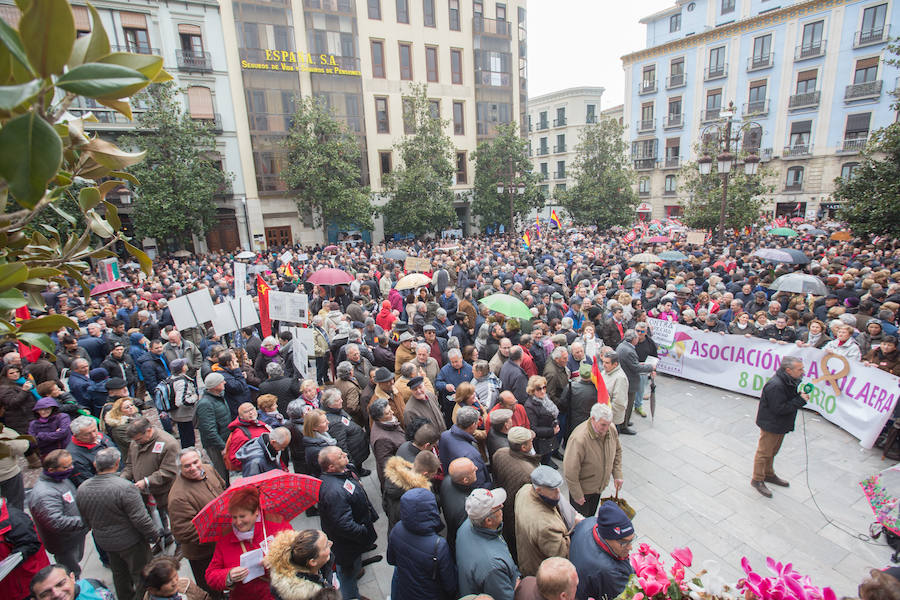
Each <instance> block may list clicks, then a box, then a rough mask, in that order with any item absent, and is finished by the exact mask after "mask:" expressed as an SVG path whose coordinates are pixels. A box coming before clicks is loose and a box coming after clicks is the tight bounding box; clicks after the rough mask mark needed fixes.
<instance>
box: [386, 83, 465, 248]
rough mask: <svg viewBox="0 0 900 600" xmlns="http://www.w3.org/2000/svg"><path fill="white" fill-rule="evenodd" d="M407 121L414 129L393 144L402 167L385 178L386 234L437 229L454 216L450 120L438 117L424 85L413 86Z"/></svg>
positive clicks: (416, 233)
mask: <svg viewBox="0 0 900 600" xmlns="http://www.w3.org/2000/svg"><path fill="white" fill-rule="evenodd" d="M405 100H406V101H407V102H408V103H409V104H408V107H409V108H408V110H407V114H406V115H404V118H405V119H408V120H409V121H410V122H409V123H408V125H409V126H412V127H413V128H414V129H415V133H413V134H412V135H408V136H406V137H404V138H403V139H402V140H401V141H400V142H399V143H397V144H395V145H394V148H395V149H396V150H397V151H398V153H399V155H400V163H401V166H400V167H399V168H398V169H396V170H394V172H392V173H390V174H389V175H388V176H387V177H385V181H384V192H385V193H386V194H388V195H389V196H390V198H389V200H388V201H387V203H386V204H385V205H384V206H383V207H382V208H381V214H382V215H383V216H384V232H385V233H386V234H388V235H391V234H394V233H412V234H415V235H422V234H425V233H431V232H439V231H440V230H442V229H445V228H446V227H447V226H449V225H451V224H452V223H453V222H454V221H455V220H456V211H455V210H454V209H453V190H451V189H450V184H451V182H452V181H453V173H454V172H455V167H454V164H453V144H452V143H451V142H450V138H449V137H448V136H447V134H446V133H444V131H445V129H446V127H447V124H448V121H446V120H443V119H436V118H434V116H433V115H432V114H431V110H430V108H429V105H428V88H427V86H423V85H417V84H413V85H411V86H410V95H409V97H408V98H406V99H405Z"/></svg>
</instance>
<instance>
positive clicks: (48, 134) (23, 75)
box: [0, 0, 171, 456]
mask: <svg viewBox="0 0 900 600" xmlns="http://www.w3.org/2000/svg"><path fill="white" fill-rule="evenodd" d="M18 5H19V6H20V7H22V9H23V13H22V17H21V19H20V20H19V23H18V29H16V28H13V27H11V26H10V25H9V24H8V23H6V22H5V21H3V20H0V337H3V338H6V339H16V340H19V341H21V342H23V343H25V344H28V345H31V346H35V347H38V348H41V349H42V350H44V351H46V352H49V353H51V354H52V353H53V352H54V351H55V345H54V344H53V342H52V341H51V340H50V338H49V336H48V335H47V333H48V332H51V331H55V330H57V329H59V328H60V327H73V326H75V323H74V322H72V321H71V320H70V319H68V318H67V317H65V316H63V315H45V316H41V317H38V318H36V319H31V320H28V321H24V322H21V323H17V322H16V320H15V318H14V316H13V313H14V311H15V310H16V309H17V308H20V307H22V306H25V305H26V304H28V305H29V306H31V307H32V308H43V306H44V302H43V299H42V298H41V296H40V293H39V292H41V291H42V290H43V289H44V288H45V286H46V285H47V284H48V283H49V282H51V281H56V282H58V283H60V284H62V285H65V286H68V285H69V284H68V283H67V281H66V279H65V278H66V277H70V278H73V279H74V280H76V281H77V282H79V283H80V284H81V286H82V288H83V289H84V290H85V294H87V293H88V291H89V290H88V289H87V283H86V281H85V278H84V275H85V273H86V272H87V271H88V270H89V268H90V265H89V263H88V259H91V258H104V257H107V256H112V255H113V252H112V251H111V248H113V247H114V245H116V244H117V243H119V242H121V243H122V244H123V245H124V247H125V248H126V250H127V251H128V252H130V253H131V254H132V255H134V256H135V258H137V259H138V261H139V262H140V264H141V267H142V269H143V270H144V271H145V272H147V273H148V274H149V273H150V272H151V270H152V263H151V261H150V259H149V258H147V255H146V254H144V253H143V252H141V251H140V250H139V249H138V248H136V247H135V246H134V245H132V244H131V243H130V239H129V238H128V237H127V236H125V235H124V234H123V233H122V232H121V231H120V230H121V222H120V220H119V216H118V214H117V211H116V207H115V205H114V204H112V203H110V202H108V201H106V195H107V194H108V193H109V192H110V191H111V190H114V189H116V188H117V187H119V186H120V185H122V184H123V183H124V181H125V180H127V181H130V182H131V183H133V184H135V185H137V184H138V180H137V179H136V178H135V177H134V176H132V175H130V174H128V173H126V172H124V169H126V168H128V167H131V166H132V165H134V164H135V163H137V162H139V161H140V160H141V159H142V158H143V153H141V152H139V153H130V152H125V151H123V150H121V149H120V148H118V147H117V146H116V145H114V144H111V143H109V142H107V141H105V140H101V139H100V138H98V137H96V136H94V135H91V134H89V133H87V132H85V130H84V120H83V119H74V118H68V117H65V118H64V115H65V114H66V112H67V110H68V109H69V108H70V107H71V106H72V103H73V102H75V100H76V99H78V98H79V97H87V98H93V99H95V100H96V101H97V102H99V103H101V104H103V105H104V106H109V107H111V108H114V109H115V110H117V111H118V112H120V113H121V114H123V115H125V116H126V117H128V118H131V107H130V103H129V98H130V97H131V96H132V95H134V94H135V93H136V92H138V91H139V90H141V89H143V88H145V87H147V86H148V85H150V83H151V82H163V81H167V80H169V79H171V77H170V76H169V74H168V73H166V72H165V71H164V70H163V68H162V58H161V57H159V56H150V55H140V54H130V53H124V52H111V50H110V46H109V39H108V37H107V35H106V31H105V30H104V28H103V23H102V22H101V20H100V18H99V16H98V14H97V11H96V10H95V9H94V8H93V7H92V6H89V7H88V9H89V11H90V14H91V20H92V22H93V26H92V28H91V33H90V34H88V35H86V36H83V37H81V38H78V39H76V31H75V20H74V17H73V15H72V9H71V7H70V6H69V3H68V2H67V1H66V0H41V1H40V2H20V3H18ZM76 181H77V182H78V186H80V187H75V185H76V184H75V182H76ZM70 193H71V194H73V195H74V196H75V197H77V205H76V207H75V208H76V209H77V214H78V216H76V215H74V214H71V212H70V211H71V210H72V208H73V207H72V204H71V202H66V201H65V199H66V198H67V194H70ZM67 209H68V210H67ZM98 209H99V210H98ZM46 215H54V216H52V217H47V216H46ZM57 217H58V218H61V219H63V220H64V221H65V222H66V223H68V226H67V228H66V231H60V229H59V228H57V227H54V226H53V225H52V223H54V222H56V223H58V220H57ZM34 225H36V226H34ZM95 240H99V241H97V242H96V243H95ZM5 452H8V449H7V448H2V447H0V456H2V455H3V454H4V453H5Z"/></svg>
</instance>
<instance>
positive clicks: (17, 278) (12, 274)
mask: <svg viewBox="0 0 900 600" xmlns="http://www.w3.org/2000/svg"><path fill="white" fill-rule="evenodd" d="M26 279H28V267H27V266H26V265H24V264H23V263H7V264H5V265H0V290H8V289H10V288H14V287H16V286H17V285H19V284H20V283H22V282H23V281H25V280H26Z"/></svg>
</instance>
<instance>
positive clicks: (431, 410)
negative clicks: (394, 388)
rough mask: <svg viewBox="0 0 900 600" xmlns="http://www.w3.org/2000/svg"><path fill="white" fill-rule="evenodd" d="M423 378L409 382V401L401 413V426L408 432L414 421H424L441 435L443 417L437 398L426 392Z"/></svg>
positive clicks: (444, 428) (415, 378)
mask: <svg viewBox="0 0 900 600" xmlns="http://www.w3.org/2000/svg"><path fill="white" fill-rule="evenodd" d="M425 381H426V380H425V378H424V377H421V376H418V377H413V378H412V379H410V380H409V383H408V384H407V386H408V387H409V390H410V395H409V399H408V400H407V401H406V406H405V408H404V411H403V426H404V428H405V429H406V430H407V431H409V429H410V425H411V424H412V422H413V420H415V419H425V420H426V421H428V422H429V423H431V425H432V426H433V427H434V428H435V430H437V431H438V433H443V432H444V431H445V430H446V429H447V428H446V427H445V426H444V415H443V414H442V413H441V408H440V407H439V406H438V403H437V397H436V396H435V395H434V394H433V393H432V392H430V391H429V390H428V386H427V385H426V383H425Z"/></svg>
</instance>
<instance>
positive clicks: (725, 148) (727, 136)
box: [697, 102, 762, 244]
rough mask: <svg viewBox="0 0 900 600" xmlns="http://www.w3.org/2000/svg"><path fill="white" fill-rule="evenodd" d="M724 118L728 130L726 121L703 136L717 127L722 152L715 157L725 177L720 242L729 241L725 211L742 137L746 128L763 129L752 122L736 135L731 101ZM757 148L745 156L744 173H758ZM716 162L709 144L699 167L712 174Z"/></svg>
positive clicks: (752, 174)
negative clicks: (726, 233)
mask: <svg viewBox="0 0 900 600" xmlns="http://www.w3.org/2000/svg"><path fill="white" fill-rule="evenodd" d="M721 118H722V120H723V121H724V125H725V131H724V132H723V131H722V124H721V123H717V124H715V125H710V126H709V127H706V128H705V129H704V130H703V132H702V133H701V136H700V139H701V140H703V139H705V138H706V136H707V134H708V133H711V132H712V131H713V130H715V135H716V139H715V147H716V149H717V150H718V151H719V153H718V155H717V156H716V159H715V160H716V167H717V173H718V174H719V175H720V176H721V177H722V203H721V205H720V207H719V230H718V232H717V234H716V238H717V240H718V242H719V243H720V244H721V243H724V241H725V213H726V208H727V205H728V180H729V179H730V177H731V166H732V164H734V162H735V160H736V159H737V154H738V147H739V145H740V143H741V136H742V134H743V133H744V132H745V131H747V130H749V129H752V128H754V127H758V128H760V129H762V128H761V126H760V125H759V123H756V122H754V121H748V122H746V123H744V124H742V125H741V126H740V127H738V128H737V132H736V133H735V134H734V135H732V124H733V123H734V103H733V102H729V103H728V109H727V110H725V111H724V112H723V113H722V114H721ZM732 144H734V152H735V153H734V154H732V153H731V149H732ZM757 149H758V148H757V147H755V146H754V147H751V148H750V154H748V155H747V157H746V158H744V174H745V175H748V176H750V177H752V176H754V175H756V171H757V169H758V167H759V155H758V154H757V153H756V151H757ZM712 163H713V158H712V156H710V155H709V149H708V147H707V148H704V149H703V156H701V157H700V158H699V159H697V168H698V169H699V170H700V175H701V176H705V175H709V174H710V172H711V171H712Z"/></svg>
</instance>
